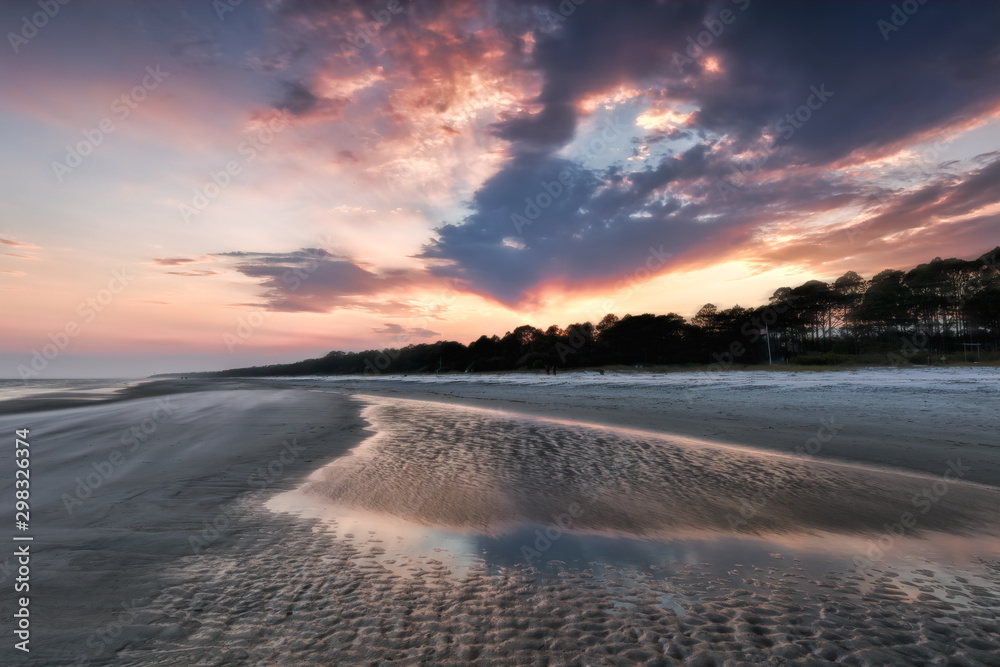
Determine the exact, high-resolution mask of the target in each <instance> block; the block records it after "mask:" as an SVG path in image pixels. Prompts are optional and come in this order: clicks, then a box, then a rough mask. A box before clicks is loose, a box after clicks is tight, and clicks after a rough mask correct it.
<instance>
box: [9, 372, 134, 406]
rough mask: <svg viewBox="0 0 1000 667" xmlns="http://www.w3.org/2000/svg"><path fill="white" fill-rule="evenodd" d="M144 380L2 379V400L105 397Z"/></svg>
mask: <svg viewBox="0 0 1000 667" xmlns="http://www.w3.org/2000/svg"><path fill="white" fill-rule="evenodd" d="M143 381H144V380H136V379H122V378H96V379H58V378H56V379H49V380H28V381H24V380H0V401H12V400H16V399H20V398H27V397H30V396H38V395H39V394H61V395H62V397H64V398H69V397H73V398H87V397H94V398H98V397H105V396H109V395H111V394H113V393H114V392H116V391H118V390H119V389H124V388H125V387H129V386H132V385H135V384H138V383H139V382H143Z"/></svg>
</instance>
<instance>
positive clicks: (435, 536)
mask: <svg viewBox="0 0 1000 667" xmlns="http://www.w3.org/2000/svg"><path fill="white" fill-rule="evenodd" d="M310 382H311V381H303V380H296V381H293V382H285V383H281V382H278V381H273V380H272V381H267V382H238V381H236V382H234V381H225V382H216V383H212V382H200V381H187V382H186V383H184V382H182V383H180V384H178V383H170V382H167V383H155V384H150V385H143V386H142V387H140V388H137V390H136V393H135V394H134V395H133V396H132V397H119V398H118V400H115V401H111V402H96V403H92V404H88V405H86V406H82V407H81V406H77V407H69V408H63V409H52V408H54V407H55V405H56V403H49V404H47V405H45V404H42V403H39V402H36V404H35V405H36V406H42V407H46V408H48V409H38V410H32V411H30V412H25V413H18V414H16V415H9V414H4V415H3V416H0V426H2V427H3V428H5V429H7V430H12V429H14V428H24V427H28V428H31V429H32V447H33V454H32V456H33V459H32V467H33V468H32V469H33V470H35V471H37V472H36V473H35V475H36V477H37V485H36V486H33V487H32V488H33V494H32V512H33V514H32V519H33V521H32V525H33V531H32V532H33V533H34V535H35V536H36V537H35V539H36V542H35V544H34V557H33V563H32V568H33V579H32V587H33V589H32V595H33V602H32V620H33V623H34V624H35V625H34V626H33V627H34V628H35V634H33V637H32V642H33V643H32V649H33V650H32V653H31V656H30V659H25V658H24V657H23V656H19V655H16V652H14V651H9V653H8V654H9V655H11V661H12V663H13V664H81V665H84V664H92V665H98V664H101V665H104V664H107V665H111V664H114V665H235V664H254V665H284V664H288V665H291V664H380V663H381V662H386V663H388V661H391V662H392V663H393V664H456V665H457V664H504V665H531V664H567V665H631V664H651V665H655V664H666V665H674V664H690V665H713V664H714V665H723V664H733V665H736V664H759V665H777V664H789V665H791V664H801V665H813V664H831V663H843V664H855V665H867V664H871V665H884V664H885V665H892V664H900V665H911V664H918V665H919V664H926V665H936V664H970V665H992V664H997V663H996V657H995V656H996V655H997V654H998V653H1000V557H998V554H1000V549H998V548H997V544H998V542H997V536H998V535H1000V517H998V511H1000V510H998V508H1000V502H998V498H1000V491H998V490H997V489H995V488H992V487H990V486H987V485H984V484H977V483H969V482H967V481H965V479H966V478H968V477H971V475H967V474H963V476H962V478H956V477H955V475H957V473H954V474H953V475H951V477H950V478H946V477H945V476H944V475H945V472H946V470H947V463H946V462H947V458H945V459H942V460H939V459H932V460H928V461H925V462H923V465H924V466H925V467H926V468H927V469H929V470H930V471H931V472H932V474H921V473H915V472H913V471H912V469H913V467H912V466H911V467H910V468H911V469H910V470H909V471H907V470H900V469H892V468H891V467H888V466H886V465H884V462H882V461H880V463H883V465H880V466H870V465H864V464H860V465H859V464H858V463H856V462H855V463H851V464H845V463H844V462H843V461H842V460H839V461H831V460H830V459H829V458H823V457H822V456H815V457H795V456H788V455H786V453H781V454H777V453H768V452H766V451H761V449H760V448H756V449H755V448H749V449H748V448H739V447H733V446H731V444H732V443H731V442H726V441H721V440H707V439H705V438H701V439H698V438H692V437H690V436H691V434H690V433H688V434H684V435H678V433H683V431H681V430H679V431H678V432H676V433H664V432H663V431H662V430H657V429H655V428H650V426H651V425H650V423H649V422H648V421H647V422H645V423H641V422H637V420H633V423H632V424H630V429H627V430H623V429H620V428H615V427H608V426H607V424H605V425H597V426H592V425H588V424H585V423H581V420H580V419H579V413H580V412H588V411H589V412H590V413H591V414H592V415H593V413H594V411H593V410H589V409H588V406H587V405H586V400H587V399H586V398H584V400H583V404H582V405H583V407H579V406H578V407H577V408H576V409H577V410H578V419H576V420H566V419H561V420H560V419H552V418H551V417H552V416H553V415H552V414H547V415H545V416H543V415H542V414H540V413H537V412H535V413H532V414H529V415H527V416H524V415H518V414H512V413H511V412H510V411H509V410H508V409H507V408H509V405H502V406H501V407H504V408H505V409H504V410H502V411H497V410H484V409H465V408H464V407H463V406H462V405H460V404H458V403H457V402H454V403H452V404H450V405H449V404H442V403H440V402H426V401H410V400H395V399H385V398H379V399H375V400H373V399H371V398H366V397H364V396H360V395H358V393H357V391H356V389H351V391H345V388H344V387H342V386H341V387H340V388H337V387H333V386H330V384H327V383H325V381H316V382H312V384H311V385H310ZM306 385H309V386H306ZM313 385H314V386H313ZM241 387H242V388H241ZM251 387H255V389H252V390H251V389H250V388H251ZM279 387H284V388H279ZM983 388H984V392H988V391H990V390H991V387H990V385H988V384H984V385H983ZM394 390H395V389H393V391H394ZM178 391H181V392H185V393H176V392H178ZM473 391H475V389H474V390H473ZM543 391H544V390H543ZM548 391H549V394H552V393H553V392H552V390H551V388H549V390H548ZM572 391H574V390H573V389H564V390H562V393H564V394H571V393H572ZM588 391H591V392H596V391H597V390H588ZM657 391H660V390H657ZM900 391H905V390H900ZM414 393H418V392H414ZM584 393H586V392H584ZM798 393H799V394H801V395H806V396H808V392H807V391H801V392H798ZM841 393H846V394H852V393H853V394H854V395H855V396H856V397H857V396H858V392H852V391H851V390H850V389H845V390H844V391H843V392H841ZM973 393H974V392H973ZM827 394H828V397H829V400H830V401H832V402H833V404H847V403H849V402H850V398H849V397H847V396H843V395H839V394H838V393H837V392H835V391H830V390H827ZM354 396H357V397H354ZM424 397H425V398H427V397H430V398H440V395H439V394H438V395H435V393H434V392H433V391H431V392H428V393H426V394H424ZM619 398H620V397H615V398H609V400H618V399H619ZM772 398H773V396H772ZM863 399H864V397H863V396H862V397H861V398H860V399H859V398H856V399H855V401H856V402H861V401H862V400H863ZM61 400H63V401H66V400H76V399H73V397H62V399H61ZM476 400H477V401H478V400H479V399H476ZM955 400H959V401H960V399H955ZM566 401H568V399H566ZM889 402H891V400H890V401H889ZM869 403H870V401H869ZM566 404H568V403H566ZM165 406H166V407H168V408H169V409H170V410H169V414H167V413H166V411H165ZM970 406H971V407H970ZM974 407H975V401H969V402H968V403H966V406H965V409H966V410H970V411H972V410H973V409H974ZM564 408H565V405H564ZM565 409H568V408H565ZM633 409H637V408H633ZM733 409H734V410H735V409H736V408H733ZM869 409H871V408H869ZM555 416H557V417H558V416H559V415H555ZM563 416H565V415H563ZM703 417H704V418H705V419H709V415H708V414H705V415H703ZM937 417H938V418H940V417H941V415H937ZM978 418H979V419H980V420H981V421H983V422H986V423H988V422H989V421H990V420H995V419H996V416H995V414H993V413H989V414H981V415H979V416H978ZM918 419H919V417H918ZM583 421H587V420H583ZM594 421H596V420H594ZM605 421H607V420H605ZM803 421H806V420H803ZM926 421H927V422H932V421H934V420H933V419H932V418H931V417H927V419H926ZM972 421H973V423H975V420H972ZM133 427H137V428H138V433H139V434H142V435H141V437H140V436H138V435H137V432H136V431H135V430H133ZM848 428H850V426H849V424H848V425H845V428H844V430H843V431H840V432H838V433H837V435H836V436H835V437H834V438H833V439H831V440H829V441H828V442H827V443H824V444H825V445H832V444H833V443H835V442H836V441H837V439H838V438H841V437H842V436H843V437H844V439H850V438H851V437H853V436H851V435H849V433H848V430H847V429H848ZM150 429H152V430H151V432H149V433H147V432H146V431H149V430H150ZM129 434H131V436H132V438H137V440H138V445H136V446H135V449H134V451H133V450H132V449H131V448H132V447H133V445H135V442H133V441H132V440H130V439H129ZM845 434H847V435H845ZM803 435H805V434H803V433H796V434H795V437H793V436H790V435H786V436H785V437H787V438H788V439H789V440H796V439H799V438H801V437H802V436H803ZM959 437H965V436H959ZM289 445H291V446H289ZM899 445H900V443H898V442H892V443H887V444H886V449H887V450H888V449H889V448H890V446H892V447H895V446H899ZM904 446H905V443H904ZM115 451H119V452H120V453H121V456H122V457H123V458H124V462H123V463H121V464H117V463H116V464H114V465H112V470H111V472H110V474H109V475H108V476H107V478H106V479H105V478H101V479H100V483H99V484H97V485H96V486H95V488H93V489H90V491H91V493H90V495H89V496H87V497H86V498H84V499H82V500H81V502H80V503H79V504H77V503H74V502H72V501H71V500H70V502H69V503H67V497H68V498H70V499H72V498H74V497H76V498H77V499H79V498H78V496H77V490H78V483H82V484H83V485H84V488H83V490H84V491H86V490H87V487H88V484H89V482H88V475H91V474H97V475H101V474H102V473H101V471H102V470H107V467H106V465H104V464H105V463H106V462H109V461H111V460H114V461H118V460H119V459H118V458H114V459H112V458H111V457H112V454H113V452H115ZM841 451H843V450H841ZM911 456H912V454H911ZM871 457H878V458H881V457H883V455H882V454H880V453H879V452H874V453H871V455H870V458H871ZM10 458H11V456H10V453H9V452H6V451H5V452H3V453H2V454H0V464H2V465H5V466H8V468H7V469H9V466H10V464H11V461H10ZM838 458H839V459H843V458H845V457H843V456H840V457H838ZM988 458H989V457H988V454H984V455H983V459H984V460H988ZM988 462H989V463H990V464H991V465H996V463H997V462H996V461H988ZM941 463H943V464H944V465H943V467H942V465H939V464H941ZM962 465H965V464H962ZM95 480H97V478H96V477H92V478H90V481H95ZM935 484H937V485H938V486H937V487H935ZM942 485H943V486H942ZM925 490H927V491H929V493H930V494H931V495H930V496H927V495H923V496H921V494H923V493H924V491H925ZM938 491H941V493H938ZM64 494H66V495H64ZM80 495H83V494H80ZM915 496H916V497H917V498H920V497H923V498H924V502H926V503H929V504H930V507H929V508H928V509H927V511H926V512H923V511H922V510H923V508H924V506H923V505H921V504H919V503H916V502H914V497H915ZM930 498H933V500H930ZM3 511H4V512H7V513H9V508H6V507H4V508H3ZM907 513H909V514H911V515H912V517H913V519H914V521H913V524H912V525H909V523H910V522H909V521H904V517H905V516H906V514H907ZM4 520H8V521H12V520H13V517H12V516H11V517H7V516H6V515H5V516H4ZM904 523H905V524H907V525H905V526H903V524H904ZM896 524H899V525H900V526H901V528H896ZM894 531H895V532H894ZM898 531H901V532H898ZM3 576H4V577H7V575H6V574H4V575H3ZM3 605H4V606H3V608H2V609H0V611H2V614H3V616H4V617H5V618H8V619H9V618H10V613H11V607H10V600H9V598H4V601H3Z"/></svg>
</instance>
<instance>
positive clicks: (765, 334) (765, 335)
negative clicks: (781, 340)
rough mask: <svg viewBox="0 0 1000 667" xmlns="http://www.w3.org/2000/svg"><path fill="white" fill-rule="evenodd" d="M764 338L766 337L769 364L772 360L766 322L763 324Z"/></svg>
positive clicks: (769, 334) (769, 364)
mask: <svg viewBox="0 0 1000 667" xmlns="http://www.w3.org/2000/svg"><path fill="white" fill-rule="evenodd" d="M764 338H766V339H767V365H768V366H771V365H772V364H773V363H774V362H772V361H771V332H769V331H768V330H767V324H766V323H765V324H764Z"/></svg>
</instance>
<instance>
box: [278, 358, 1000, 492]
mask: <svg viewBox="0 0 1000 667" xmlns="http://www.w3.org/2000/svg"><path fill="white" fill-rule="evenodd" d="M574 375H576V374H564V375H559V376H556V377H551V378H550V377H546V376H534V378H533V379H534V380H535V381H534V382H531V383H525V382H520V383H519V382H517V378H516V377H512V376H493V377H492V378H490V379H489V381H488V382H477V381H474V380H473V381H469V380H467V379H466V378H464V377H462V376H457V377H456V376H441V377H440V378H438V380H437V381H426V380H424V379H423V378H421V377H420V376H410V377H406V378H402V377H394V376H386V377H376V378H360V379H350V380H341V379H338V378H335V377H331V378H325V379H323V380H321V381H314V382H309V381H306V380H295V381H294V382H296V383H302V384H310V385H314V386H323V387H329V388H331V389H340V390H342V391H346V392H351V393H358V394H371V395H380V396H397V397H400V398H414V399H426V400H434V401H447V402H454V403H456V404H459V405H469V406H473V407H485V408H491V409H500V410H508V411H511V412H515V413H525V414H533V415H540V416H546V417H553V418H557V419H566V420H570V421H576V422H584V423H597V424H607V425H611V426H622V427H626V428H640V429H649V430H653V431H661V432H667V433H677V434H681V435H689V436H693V437H704V438H709V439H712V440H717V441H720V442H726V443H731V444H735V445H743V446H750V447H755V448H760V449H767V450H771V451H776V452H783V453H802V452H805V453H809V454H813V455H815V456H817V457H820V458H827V457H829V458H833V459H839V460H843V461H857V462H864V463H872V464H877V465H886V466H890V467H895V468H903V469H908V470H914V471H919V472H923V473H927V474H930V475H940V474H942V473H943V472H944V471H945V470H946V469H947V467H948V461H949V460H955V459H959V458H960V459H961V460H962V461H963V462H964V463H965V464H967V465H969V466H970V467H971V470H970V471H969V472H968V474H967V476H966V479H968V480H970V481H975V482H980V483H983V484H990V485H993V486H1000V441H998V440H997V433H998V432H1000V409H998V406H1000V369H996V368H978V369H965V368H961V369H927V371H926V372H925V371H924V369H907V370H905V371H901V370H898V369H891V368H890V369H863V370H859V371H833V372H822V371H812V372H803V373H776V372H739V373H703V372H702V373H671V374H667V375H663V376H660V377H661V378H662V381H660V382H656V383H653V382H649V383H645V384H635V383H634V381H633V380H632V378H634V377H636V376H634V375H628V374H623V375H622V376H618V377H615V376H613V375H612V374H608V375H605V376H596V374H594V373H588V374H586V375H587V376H589V377H588V381H587V382H586V383H581V384H577V385H572V384H568V383H567V382H566V378H572V377H573V376H574ZM639 377H640V379H641V377H642V376H639ZM652 379H655V378H652ZM263 382H265V383H266V382H270V381H269V380H264V381H263ZM278 382H282V381H278ZM830 424H832V425H834V426H836V427H838V428H837V430H836V433H835V434H833V437H832V438H830V439H829V440H823V441H821V442H819V443H816V442H810V439H812V438H817V439H818V440H820V439H822V438H823V437H825V436H826V435H830V434H831V432H832V428H831V427H830V426H829V425H830ZM817 436H819V437H817ZM817 446H818V448H817Z"/></svg>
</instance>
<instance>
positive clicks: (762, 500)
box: [305, 398, 1000, 537]
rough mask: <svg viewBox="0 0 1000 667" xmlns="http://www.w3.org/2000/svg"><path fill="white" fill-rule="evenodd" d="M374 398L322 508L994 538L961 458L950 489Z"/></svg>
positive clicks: (477, 524) (980, 491)
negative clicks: (903, 520) (365, 425)
mask: <svg viewBox="0 0 1000 667" xmlns="http://www.w3.org/2000/svg"><path fill="white" fill-rule="evenodd" d="M368 400H370V401H371V402H372V405H371V406H370V407H369V408H367V409H366V410H365V411H364V413H363V414H364V417H365V419H366V420H367V421H369V422H370V423H371V424H372V426H373V429H374V430H375V433H376V434H375V435H374V436H373V437H372V438H370V439H369V440H368V441H366V442H365V444H364V445H362V446H361V447H359V448H358V449H357V450H355V453H353V454H352V455H351V456H347V457H343V458H340V459H337V460H336V461H335V462H333V463H332V464H330V465H329V466H327V467H326V468H325V469H324V470H322V471H320V473H318V474H317V475H314V476H313V480H312V481H311V483H310V484H309V485H308V486H307V487H306V489H305V491H306V492H307V493H309V494H312V495H315V496H316V497H317V499H318V501H320V502H332V503H334V504H337V505H343V506H346V507H350V508H354V509H360V510H368V511H373V512H378V513H384V514H389V515H393V516H396V517H400V518H403V519H407V520H410V521H414V522H417V523H421V524H425V525H432V526H448V527H454V528H462V529H475V530H477V531H480V532H483V533H487V534H495V533H497V532H498V531H503V530H505V529H507V528H509V527H510V526H513V525H516V524H517V523H523V522H533V523H540V524H547V523H548V524H556V525H560V524H565V523H567V522H568V523H569V524H571V525H572V528H573V530H574V531H577V532H580V531H583V532H603V533H609V534H619V535H626V536H633V537H677V536H678V535H689V534H712V533H716V532H718V531H725V532H732V531H735V532H737V533H748V534H754V535H762V534H770V533H789V532H802V531H813V532H815V531H833V532H844V533H851V534H863V533H867V532H873V531H875V532H877V531H879V530H882V529H883V524H884V523H890V524H892V523H896V522H898V521H899V519H900V517H901V516H903V514H904V513H909V514H910V515H912V524H913V525H912V526H903V527H902V529H903V534H904V535H907V536H913V535H915V534H922V533H926V532H929V531H948V532H951V533H958V534H967V535H969V534H981V533H983V532H987V533H992V534H994V535H996V534H997V532H998V527H1000V491H998V490H997V489H995V488H989V487H983V486H979V485H973V484H964V483H956V482H952V481H950V480H958V479H959V478H958V477H957V475H958V474H959V473H961V472H963V466H962V464H961V461H960V460H956V461H957V463H955V467H954V468H953V469H952V470H951V471H949V474H948V480H949V481H945V480H944V479H943V477H939V478H933V477H930V476H924V475H915V474H907V473H902V472H898V471H888V470H879V469H875V468H871V467H862V466H852V465H847V464H838V463H832V462H829V461H821V460H808V459H805V458H795V457H790V456H780V455H776V454H771V453H766V452H758V451H754V450H750V449H745V448H744V449H739V448H735V447H727V446H724V445H721V444H717V443H711V442H707V441H704V440H695V439H692V438H685V437H682V436H666V435H660V434H655V433H648V432H640V431H628V430H623V429H615V428H599V427H593V426H587V425H581V424H573V423H566V422H558V421H553V420H545V419H531V418H524V417H520V416H513V415H510V414H505V413H498V412H492V411H487V410H478V409H474V408H463V407H456V406H451V405H447V404H443V403H433V402H422V401H410V400H400V399H391V400H389V399H375V398H371V399H368ZM943 467H944V470H943V471H942V475H943V474H944V472H945V471H948V469H949V466H947V465H945V466H943ZM956 471H957V472H956ZM935 484H937V487H935ZM942 489H943V492H942ZM925 491H926V492H928V493H929V494H930V495H923V494H924V492H925ZM571 507H573V508H575V511H574V512H572V513H571V512H570V511H569V510H570V508H571ZM907 523H911V522H910V521H907Z"/></svg>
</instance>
